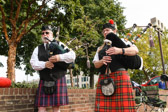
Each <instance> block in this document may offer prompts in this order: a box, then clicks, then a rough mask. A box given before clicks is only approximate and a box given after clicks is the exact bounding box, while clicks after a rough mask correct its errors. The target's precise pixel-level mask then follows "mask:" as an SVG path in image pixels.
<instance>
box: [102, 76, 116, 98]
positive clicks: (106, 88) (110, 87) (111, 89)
mask: <svg viewBox="0 0 168 112" xmlns="http://www.w3.org/2000/svg"><path fill="white" fill-rule="evenodd" d="M100 85H101V91H102V93H103V95H104V96H112V95H113V94H114V93H115V84H114V81H113V79H112V78H107V79H104V80H101V81H100Z"/></svg>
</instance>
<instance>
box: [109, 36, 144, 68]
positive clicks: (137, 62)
mask: <svg viewBox="0 0 168 112" xmlns="http://www.w3.org/2000/svg"><path fill="white" fill-rule="evenodd" d="M106 39H108V40H110V41H112V42H113V44H112V47H114V46H115V47H118V48H127V47H129V46H127V45H126V44H125V43H124V42H123V41H122V40H121V39H120V38H119V37H118V36H117V35H116V34H114V33H109V34H108V35H107V36H106ZM116 57H117V59H118V62H120V63H121V64H122V65H123V66H124V67H125V68H127V69H128V68H129V69H140V67H141V64H142V63H143V62H142V58H141V57H140V56H139V55H135V56H126V55H116Z"/></svg>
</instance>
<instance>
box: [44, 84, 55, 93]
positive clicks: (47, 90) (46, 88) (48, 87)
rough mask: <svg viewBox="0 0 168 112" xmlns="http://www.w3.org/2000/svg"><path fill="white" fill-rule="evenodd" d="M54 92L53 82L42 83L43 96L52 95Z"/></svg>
mask: <svg viewBox="0 0 168 112" xmlns="http://www.w3.org/2000/svg"><path fill="white" fill-rule="evenodd" d="M55 90H56V87H55V81H44V86H43V91H44V93H45V94H47V95H52V94H53V93H54V92H55Z"/></svg>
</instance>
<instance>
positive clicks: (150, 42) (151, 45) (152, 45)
mask: <svg viewBox="0 0 168 112" xmlns="http://www.w3.org/2000/svg"><path fill="white" fill-rule="evenodd" d="M149 44H150V47H154V42H153V38H152V36H151V35H150V37H149Z"/></svg>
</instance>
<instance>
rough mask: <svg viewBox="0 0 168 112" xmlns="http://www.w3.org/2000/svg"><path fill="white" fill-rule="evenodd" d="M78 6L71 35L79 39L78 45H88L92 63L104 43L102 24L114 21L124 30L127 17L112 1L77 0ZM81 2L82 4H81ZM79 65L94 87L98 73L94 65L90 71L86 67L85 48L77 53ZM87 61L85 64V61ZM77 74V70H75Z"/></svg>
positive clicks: (118, 5)
mask: <svg viewBox="0 0 168 112" xmlns="http://www.w3.org/2000/svg"><path fill="white" fill-rule="evenodd" d="M75 1H76V5H77V4H78V6H77V7H76V10H75V11H76V12H75V14H76V17H75V20H74V23H72V29H73V30H72V32H70V35H73V36H74V37H77V41H76V42H77V43H78V44H76V45H82V44H83V43H89V44H88V46H87V47H88V54H89V58H90V62H92V60H93V57H94V55H95V53H96V49H97V47H98V46H100V45H101V44H102V43H103V36H102V35H101V32H102V24H104V23H107V22H108V20H109V19H114V20H115V21H116V22H117V24H118V28H119V29H121V28H124V22H125V17H124V16H123V15H122V13H123V8H122V7H120V4H119V3H117V2H114V1H111V0H105V1H102V0H87V1H86V0H75ZM79 1H80V2H79ZM77 54H78V56H77V60H81V61H78V63H77V64H78V65H80V66H77V70H76V71H78V70H79V68H80V70H82V71H84V74H85V75H88V74H89V76H90V86H91V88H93V87H94V74H95V73H97V71H96V69H95V68H94V65H93V63H91V68H90V69H88V68H87V67H86V66H87V65H86V60H87V54H86V52H85V47H82V48H81V49H79V50H78V51H77ZM84 60H85V64H83V61H84ZM80 63H81V64H80ZM74 72H75V70H74ZM74 74H75V73H74Z"/></svg>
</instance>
